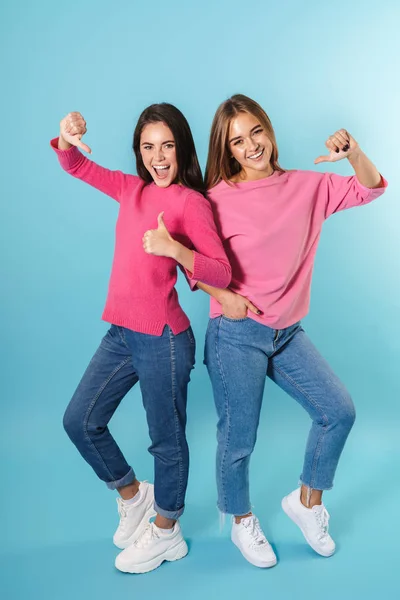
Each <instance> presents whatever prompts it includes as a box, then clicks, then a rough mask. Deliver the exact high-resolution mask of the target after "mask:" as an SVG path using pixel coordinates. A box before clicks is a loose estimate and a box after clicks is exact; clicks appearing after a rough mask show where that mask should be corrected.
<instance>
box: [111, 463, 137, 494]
mask: <svg viewBox="0 0 400 600" xmlns="http://www.w3.org/2000/svg"><path fill="white" fill-rule="evenodd" d="M135 479H136V475H135V471H134V470H133V469H132V467H131V468H130V469H129V471H128V472H127V474H126V475H124V476H123V477H121V479H117V481H107V482H106V485H107V487H108V489H109V490H116V489H118V488H120V487H124V485H129V484H130V483H133V482H134V481H135Z"/></svg>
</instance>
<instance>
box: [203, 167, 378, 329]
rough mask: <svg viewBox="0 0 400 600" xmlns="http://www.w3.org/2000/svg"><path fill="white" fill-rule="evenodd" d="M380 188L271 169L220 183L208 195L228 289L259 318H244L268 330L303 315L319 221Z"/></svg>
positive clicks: (214, 312) (217, 309)
mask: <svg viewBox="0 0 400 600" xmlns="http://www.w3.org/2000/svg"><path fill="white" fill-rule="evenodd" d="M386 186H387V182H386V180H385V179H383V178H382V187H379V188H376V189H368V188H366V187H364V186H363V185H361V184H360V182H359V181H358V180H357V178H356V177H355V176H353V177H343V176H340V175H335V174H330V173H325V174H323V173H317V172H313V171H287V172H286V173H280V172H278V171H276V172H275V173H273V174H272V175H271V176H270V177H267V178H265V179H261V180H259V181H251V182H242V183H237V184H233V185H229V184H227V183H226V182H224V181H221V182H220V183H219V184H218V185H216V186H215V187H214V188H213V189H212V190H210V192H209V197H210V200H211V204H212V207H213V212H214V216H215V221H216V223H217V226H218V228H219V232H220V235H221V238H222V241H223V243H224V247H225V250H226V253H227V256H228V259H229V261H230V263H231V266H232V281H231V284H230V286H229V287H230V289H232V290H234V291H235V292H237V293H239V294H241V295H243V296H246V297H247V298H249V300H250V301H251V302H253V303H254V304H255V306H257V308H259V309H260V310H261V311H262V312H263V314H262V315H261V316H258V315H255V314H254V313H252V312H250V311H249V313H248V316H249V317H251V318H252V319H254V320H255V321H258V322H259V323H263V324H264V325H268V326H269V327H272V328H274V329H283V328H285V327H289V326H290V325H293V323H296V322H297V321H299V320H300V319H302V318H303V317H305V315H306V314H307V312H308V309H309V302H310V287H311V276H312V271H313V266H314V259H315V253H316V250H317V246H318V242H319V238H320V234H321V228H322V224H323V222H324V221H325V219H327V218H328V217H329V216H330V215H332V214H333V213H335V212H338V211H339V210H344V209H346V208H351V207H353V206H361V205H363V204H368V203H369V202H371V201H372V200H374V199H375V198H377V197H378V196H380V195H381V194H382V193H383V192H384V190H385V188H386ZM220 314H221V306H220V304H218V302H217V301H216V300H214V299H213V298H211V317H216V316H219V315H220Z"/></svg>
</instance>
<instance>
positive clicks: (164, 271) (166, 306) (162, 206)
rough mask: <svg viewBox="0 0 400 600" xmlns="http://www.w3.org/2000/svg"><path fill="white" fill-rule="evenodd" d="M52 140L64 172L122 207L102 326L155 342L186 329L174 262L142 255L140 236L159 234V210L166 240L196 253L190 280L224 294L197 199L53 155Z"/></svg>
mask: <svg viewBox="0 0 400 600" xmlns="http://www.w3.org/2000/svg"><path fill="white" fill-rule="evenodd" d="M57 144H58V138H56V139H54V140H52V141H51V146H52V148H53V149H54V150H55V152H56V153H57V156H58V160H59V162H60V165H61V166H62V168H63V169H64V170H65V171H67V173H70V174H71V175H73V176H74V177H77V178H78V179H82V181H85V182H86V183H89V184H90V185H92V186H93V187H95V188H97V189H98V190H100V191H102V192H104V193H105V194H108V195H109V196H111V197H112V198H114V199H115V200H117V201H118V202H119V204H120V206H119V215H118V220H117V225H116V244H115V253H114V261H113V266H112V272H111V278H110V283H109V289H108V296H107V302H106V306H105V309H104V313H103V319H104V320H105V321H108V322H109V323H113V324H114V325H121V326H123V327H127V328H128V329H132V330H134V331H138V332H140V333H147V334H151V335H158V336H159V335H161V334H162V332H163V329H164V327H165V325H169V326H170V327H171V329H172V331H173V333H174V334H178V333H180V332H182V331H184V330H185V329H187V328H188V327H189V325H190V323H189V319H188V318H187V316H186V315H185V313H184V312H183V310H182V308H181V307H180V305H179V302H178V295H177V293H176V290H175V287H174V286H175V283H176V279H177V266H178V263H177V262H176V261H175V260H174V259H172V258H166V257H161V256H153V255H151V254H146V253H145V251H144V249H143V242H142V238H143V234H144V233H145V231H147V230H148V229H157V226H158V225H157V216H158V215H159V213H160V212H162V211H164V223H165V226H166V227H167V229H168V231H169V232H170V234H171V236H172V237H173V238H174V239H176V240H178V241H179V242H181V243H182V244H184V245H185V246H187V247H188V248H191V249H195V252H194V270H193V273H189V272H188V271H186V276H187V278H188V279H189V281H190V280H191V279H195V280H199V281H203V282H204V283H208V284H209V285H212V286H215V287H221V288H225V287H227V286H228V285H229V282H230V280H231V268H230V265H229V262H228V260H227V258H226V254H225V252H224V249H223V246H222V243H221V240H220V238H219V236H218V233H217V230H216V227H215V223H214V219H213V215H212V210H211V206H210V203H209V202H208V200H206V199H205V198H204V197H203V196H202V195H201V194H200V193H198V192H195V191H192V190H189V189H188V188H185V187H183V186H180V185H176V184H173V185H170V186H169V187H167V188H160V187H157V186H156V184H155V183H151V184H150V185H145V184H144V182H143V180H142V179H140V178H139V177H135V176H134V175H126V174H124V173H121V172H120V171H110V170H108V169H105V168H103V167H100V166H99V165H96V163H94V162H92V161H91V160H89V159H88V158H86V156H84V155H83V154H82V153H81V152H80V151H79V150H78V149H77V148H75V147H72V148H70V149H69V150H58V148H57Z"/></svg>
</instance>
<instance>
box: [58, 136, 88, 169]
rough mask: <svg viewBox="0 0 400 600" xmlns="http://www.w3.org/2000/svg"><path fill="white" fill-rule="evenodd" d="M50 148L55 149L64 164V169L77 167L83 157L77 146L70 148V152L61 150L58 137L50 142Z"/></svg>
mask: <svg viewBox="0 0 400 600" xmlns="http://www.w3.org/2000/svg"><path fill="white" fill-rule="evenodd" d="M50 146H51V147H52V148H53V150H54V152H55V153H56V154H57V156H58V158H59V159H60V161H61V162H62V165H63V167H65V168H67V169H68V167H72V166H73V165H75V164H76V161H77V159H78V158H79V156H81V155H82V153H81V152H80V151H79V150H78V148H77V147H76V146H71V148H68V150H60V148H59V147H58V137H56V138H54V139H52V140H51V141H50Z"/></svg>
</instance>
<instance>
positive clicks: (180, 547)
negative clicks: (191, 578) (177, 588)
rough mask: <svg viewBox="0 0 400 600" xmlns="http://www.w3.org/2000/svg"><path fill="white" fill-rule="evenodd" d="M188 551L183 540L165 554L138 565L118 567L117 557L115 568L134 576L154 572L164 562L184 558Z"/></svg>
mask: <svg viewBox="0 0 400 600" xmlns="http://www.w3.org/2000/svg"><path fill="white" fill-rule="evenodd" d="M188 551H189V550H188V547H187V544H186V542H185V540H182V541H181V542H179V544H177V545H176V546H174V547H173V548H170V549H169V550H167V552H165V554H162V555H161V556H157V557H156V558H153V559H152V560H149V561H147V562H144V563H140V564H138V565H129V566H127V565H121V566H118V564H117V563H118V556H117V558H116V559H115V566H116V568H117V569H118V570H119V571H122V572H123V573H136V574H140V573H149V571H154V569H157V568H158V567H159V566H160V565H161V564H162V563H163V562H164V561H168V562H173V561H174V560H180V559H181V558H185V556H186V555H187V553H188Z"/></svg>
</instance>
